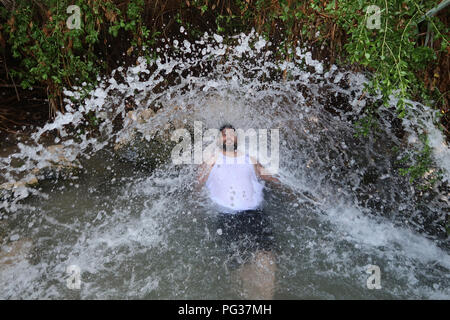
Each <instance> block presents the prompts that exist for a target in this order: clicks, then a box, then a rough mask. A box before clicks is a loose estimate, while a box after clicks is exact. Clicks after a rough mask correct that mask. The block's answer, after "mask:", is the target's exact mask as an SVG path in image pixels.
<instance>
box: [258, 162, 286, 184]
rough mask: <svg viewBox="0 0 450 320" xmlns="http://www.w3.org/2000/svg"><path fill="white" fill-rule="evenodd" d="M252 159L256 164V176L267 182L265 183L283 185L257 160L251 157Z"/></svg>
mask: <svg viewBox="0 0 450 320" xmlns="http://www.w3.org/2000/svg"><path fill="white" fill-rule="evenodd" d="M251 159H252V160H253V162H254V166H255V172H256V175H257V176H258V177H259V178H260V179H262V180H265V181H268V182H275V183H277V184H281V182H280V180H278V179H277V178H275V177H274V176H273V175H271V174H270V173H269V171H267V169H266V168H264V167H263V166H262V165H261V164H260V163H259V162H258V161H256V160H255V158H253V157H251Z"/></svg>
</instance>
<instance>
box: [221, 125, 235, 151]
mask: <svg viewBox="0 0 450 320" xmlns="http://www.w3.org/2000/svg"><path fill="white" fill-rule="evenodd" d="M220 139H221V141H222V146H223V150H224V151H232V150H234V151H236V150H237V135H236V129H235V128H234V127H233V126H232V125H231V124H224V125H223V126H222V127H220ZM227 146H228V147H227ZM227 149H228V150H227Z"/></svg>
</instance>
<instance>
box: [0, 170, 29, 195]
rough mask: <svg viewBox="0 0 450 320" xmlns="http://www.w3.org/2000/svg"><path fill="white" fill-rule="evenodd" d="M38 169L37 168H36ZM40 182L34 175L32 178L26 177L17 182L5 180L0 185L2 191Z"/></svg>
mask: <svg viewBox="0 0 450 320" xmlns="http://www.w3.org/2000/svg"><path fill="white" fill-rule="evenodd" d="M35 170H36V169H35ZM37 184H38V179H37V178H36V177H35V176H34V175H33V176H32V177H31V178H24V179H22V180H19V181H16V182H5V183H3V184H1V185H0V192H1V191H13V190H14V189H17V188H20V187H29V186H34V185H37Z"/></svg>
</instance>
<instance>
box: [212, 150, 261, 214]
mask: <svg viewBox="0 0 450 320" xmlns="http://www.w3.org/2000/svg"><path fill="white" fill-rule="evenodd" d="M221 154H222V161H221V162H220V161H219V160H220V158H218V160H217V161H216V163H215V164H214V166H213V168H212V169H211V172H210V174H209V177H208V180H207V181H206V187H207V188H208V190H209V196H210V198H211V200H213V201H214V202H215V204H216V205H217V206H218V209H219V210H220V211H221V212H225V213H234V212H237V211H242V210H252V209H256V208H258V207H259V206H260V204H261V202H262V200H263V188H264V185H262V184H261V183H260V182H259V181H258V178H257V177H256V172H255V168H254V165H253V164H252V163H251V162H250V159H249V156H248V155H245V161H242V160H243V159H242V158H243V157H244V155H241V156H239V157H227V156H225V155H224V154H223V153H221ZM219 157H220V155H219ZM238 159H240V161H239V160H238Z"/></svg>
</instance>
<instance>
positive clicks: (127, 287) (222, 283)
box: [0, 34, 450, 299]
mask: <svg viewBox="0 0 450 320" xmlns="http://www.w3.org/2000/svg"><path fill="white" fill-rule="evenodd" d="M222 41H223V40H222V39H221V38H220V37H217V36H216V37H214V36H208V37H205V38H204V39H201V40H199V41H198V43H195V44H189V43H186V42H185V43H183V44H178V46H179V47H180V54H179V56H178V57H172V56H169V54H166V56H165V58H164V59H163V61H158V62H157V63H156V64H154V65H146V63H145V61H144V60H143V59H141V60H140V65H139V66H137V67H134V68H130V69H129V70H116V71H115V74H114V75H113V76H112V77H111V78H109V79H105V80H104V82H103V83H102V84H101V85H99V87H98V88H96V89H95V90H94V93H93V95H92V97H91V98H88V99H86V100H85V102H84V104H83V108H84V110H82V111H84V112H88V111H90V110H93V111H94V112H95V113H96V115H97V117H98V118H99V119H103V120H102V123H101V124H100V126H99V132H98V135H97V136H86V135H85V134H84V133H83V132H82V131H79V132H77V130H74V129H73V128H74V127H77V126H79V127H80V126H82V117H81V115H82V114H81V112H73V113H67V114H66V115H60V116H59V117H58V118H57V119H56V121H55V122H54V123H53V124H48V125H47V126H46V127H45V128H43V129H42V130H40V131H38V132H36V133H35V135H34V136H33V140H34V142H33V141H31V142H27V143H23V144H22V145H20V146H19V147H20V149H21V150H20V151H19V152H17V153H16V154H15V155H12V156H11V157H9V158H8V157H4V158H2V159H1V163H2V171H1V173H2V177H3V179H4V180H5V181H18V180H19V179H25V178H29V177H30V176H31V174H30V171H31V169H33V168H36V167H45V166H47V165H49V164H50V162H51V161H52V160H55V159H56V158H57V156H55V155H54V154H52V153H46V152H44V146H45V143H44V142H43V138H44V136H45V132H48V131H50V132H51V131H52V130H56V131H58V133H59V138H58V139H59V140H57V141H52V143H54V144H64V145H65V150H67V152H66V153H65V158H67V159H68V160H70V161H73V160H75V159H77V161H79V165H80V167H81V169H78V170H77V171H74V172H73V173H72V174H70V173H65V174H64V173H60V174H59V175H53V176H51V175H47V176H43V175H42V176H41V175H39V174H37V177H38V180H39V181H40V183H39V185H38V187H35V188H32V187H19V188H17V189H16V192H15V193H14V194H12V195H10V194H8V196H5V195H4V196H3V200H2V202H1V203H0V210H1V211H0V214H1V216H2V220H0V223H1V224H0V240H1V246H2V247H1V248H2V254H0V283H1V286H0V297H1V298H3V299H10V298H43V299H55V298H81V299H89V298H91V299H101V298H106V299H123V298H125V299H141V298H146V299H174V298H186V299H229V298H243V295H242V292H241V288H240V287H239V286H238V285H237V284H236V282H234V281H233V279H234V278H233V277H234V273H233V270H232V269H231V268H230V267H229V263H228V261H227V259H228V257H227V256H226V255H224V253H223V250H222V249H221V247H220V246H219V245H218V233H217V226H216V224H215V218H216V216H215V211H214V210H213V208H212V206H211V203H210V200H209V199H208V197H207V195H206V193H205V190H202V191H200V192H197V191H195V190H194V182H195V178H196V172H195V168H196V166H195V165H175V164H173V163H172V162H171V161H170V157H169V155H170V151H171V150H172V148H173V145H174V142H171V141H170V140H169V139H168V137H169V136H168V135H167V133H168V132H169V133H170V132H171V131H170V130H173V129H175V128H177V127H181V126H185V127H187V128H189V129H190V130H191V131H192V127H193V124H194V121H201V122H202V125H203V129H204V130H206V129H207V128H218V127H219V126H220V125H221V124H222V123H223V122H225V121H226V122H231V123H232V124H233V125H234V126H235V127H237V128H244V129H247V128H255V129H260V128H261V129H275V128H278V129H279V130H280V171H279V176H280V180H281V182H282V186H280V187H275V186H272V185H269V184H267V185H266V189H265V191H264V192H265V201H264V207H265V213H266V214H267V215H269V217H270V219H271V220H272V222H273V226H274V236H275V240H276V250H275V251H276V255H275V260H276V265H277V269H276V284H275V292H274V298H276V299H283V298H285V299H304V298H313V299H343V298H351V299H379V298H385V299H399V298H402V299H404V298H407V299H423V298H424V299H429V298H436V299H448V298H449V297H450V286H449V283H450V277H449V272H448V271H449V269H450V256H449V246H448V244H449V243H448V240H447V239H446V237H445V236H443V235H442V234H444V233H445V230H443V227H442V226H443V219H445V214H446V213H448V202H446V199H447V198H448V191H446V189H445V188H443V187H442V186H441V188H440V189H439V188H435V189H434V190H431V191H428V194H422V195H420V194H417V192H416V191H414V189H412V188H411V186H410V185H409V184H408V183H407V179H406V178H404V177H401V176H399V175H398V173H397V172H396V167H395V160H396V158H397V156H398V154H396V153H394V152H393V147H397V148H399V149H400V150H405V146H406V144H407V143H411V144H413V143H415V142H414V141H416V140H417V135H418V134H420V130H421V126H420V124H422V126H423V125H428V130H430V131H431V132H432V133H433V135H434V138H433V140H432V145H433V146H434V157H435V161H436V166H437V167H439V166H440V167H444V169H445V164H448V160H449V157H448V147H446V146H445V145H444V144H443V142H442V141H443V140H442V136H441V135H440V133H438V132H437V131H433V129H431V128H432V125H433V121H434V119H433V118H432V117H431V118H430V116H428V113H425V112H424V111H423V109H424V108H426V107H424V106H422V105H420V104H418V103H415V102H412V103H413V109H412V111H411V113H410V116H409V117H408V118H407V119H405V120H404V123H403V125H404V127H405V130H406V132H407V141H405V139H401V138H399V137H398V136H397V135H396V132H395V130H394V128H393V127H392V125H391V121H390V119H391V118H392V112H393V111H392V110H390V109H385V110H384V114H383V117H382V118H381V128H380V130H379V131H376V132H374V133H373V134H372V135H370V136H369V137H368V138H355V137H354V135H353V134H354V130H353V125H352V124H351V122H350V120H351V119H355V117H356V118H357V117H358V116H360V114H361V110H362V109H363V108H364V106H365V105H366V104H368V103H371V102H372V101H375V100H376V99H377V97H370V96H368V95H365V96H363V97H362V98H361V96H362V93H363V91H364V85H363V84H364V82H365V77H364V76H363V75H361V74H353V73H350V72H345V71H343V70H338V69H337V68H335V67H334V68H332V69H331V70H328V71H326V72H324V70H323V66H322V64H321V63H320V62H319V61H314V60H312V59H311V57H310V55H308V54H307V53H306V52H302V51H300V49H299V50H298V51H297V53H298V55H297V58H298V61H294V62H290V63H287V62H286V63H284V64H275V63H274V62H273V61H272V60H271V59H270V55H267V53H266V52H267V51H266V50H264V49H263V47H264V46H265V45H268V46H269V44H267V43H266V42H265V41H264V40H262V39H260V38H258V37H257V36H256V35H254V34H249V35H240V36H238V37H237V38H236V41H237V42H238V44H237V45H235V46H226V45H225V44H223V43H222ZM208 48H209V49H208ZM252 48H253V49H252ZM208 50H209V51H208ZM226 50H228V51H227V56H226V57H225V56H224V53H225V51H226ZM301 58H303V60H302V59H301ZM284 69H287V70H288V72H287V74H288V76H287V77H286V79H283V77H282V74H283V70H284ZM145 70H151V71H152V73H145ZM120 74H122V75H120ZM114 79H115V80H114ZM165 79H169V80H170V81H168V82H165V81H164V80H165ZM66 94H67V95H68V96H69V95H71V94H75V95H76V90H72V91H67V92H66ZM131 98H133V100H134V103H135V104H136V105H137V106H139V108H138V110H142V109H145V108H148V107H152V108H154V109H157V108H160V107H162V109H160V110H159V111H158V112H157V113H156V115H154V116H153V117H151V118H150V120H149V121H148V122H144V123H140V122H139V121H133V120H131V118H130V117H128V116H127V109H126V103H129V102H130V99H131ZM66 103H67V104H68V105H69V107H70V104H71V103H70V101H69V100H66ZM392 103H395V101H394V100H393V101H392ZM174 106H177V108H176V109H174V108H173V107H174ZM337 107H339V108H337ZM324 108H327V109H328V110H329V109H330V108H334V109H335V111H334V112H328V111H325V110H324ZM121 119H125V120H124V121H123V124H124V126H123V128H122V129H117V128H118V127H119V126H118V125H117V124H116V125H113V123H115V122H117V121H118V120H121ZM70 123H71V124H73V126H72V127H68V126H67V124H70ZM167 123H171V125H172V127H168V128H167V130H166V131H165V134H164V131H161V132H163V133H162V134H161V135H159V136H154V134H155V132H157V131H158V130H159V129H161V128H163V127H164V126H165V125H166V124H167ZM53 132H54V131H53ZM124 140H127V141H128V140H129V141H130V142H129V143H124V144H123V147H122V148H117V145H116V143H117V142H118V141H124ZM47 143H48V142H47ZM115 146H116V148H114V147H115ZM15 159H20V160H21V161H20V164H14V162H15V161H17V160H15ZM44 171H45V170H44ZM46 172H47V173H48V170H47V171H46ZM50 172H53V170H50ZM63 172H64V171H63ZM69 172H70V171H69ZM445 174H448V172H446V171H444V177H445ZM444 187H445V185H444ZM8 252H9V253H8ZM6 253H8V254H6ZM70 265H75V266H77V267H78V268H79V270H81V288H80V289H79V290H74V289H69V288H68V287H67V285H66V280H67V279H68V278H69V275H68V273H67V272H66V269H67V267H68V266H70ZM369 265H377V266H379V267H380V270H381V287H382V288H381V289H378V290H377V289H373V290H370V289H368V288H367V279H368V278H369V276H370V274H368V273H367V269H368V266H369Z"/></svg>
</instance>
